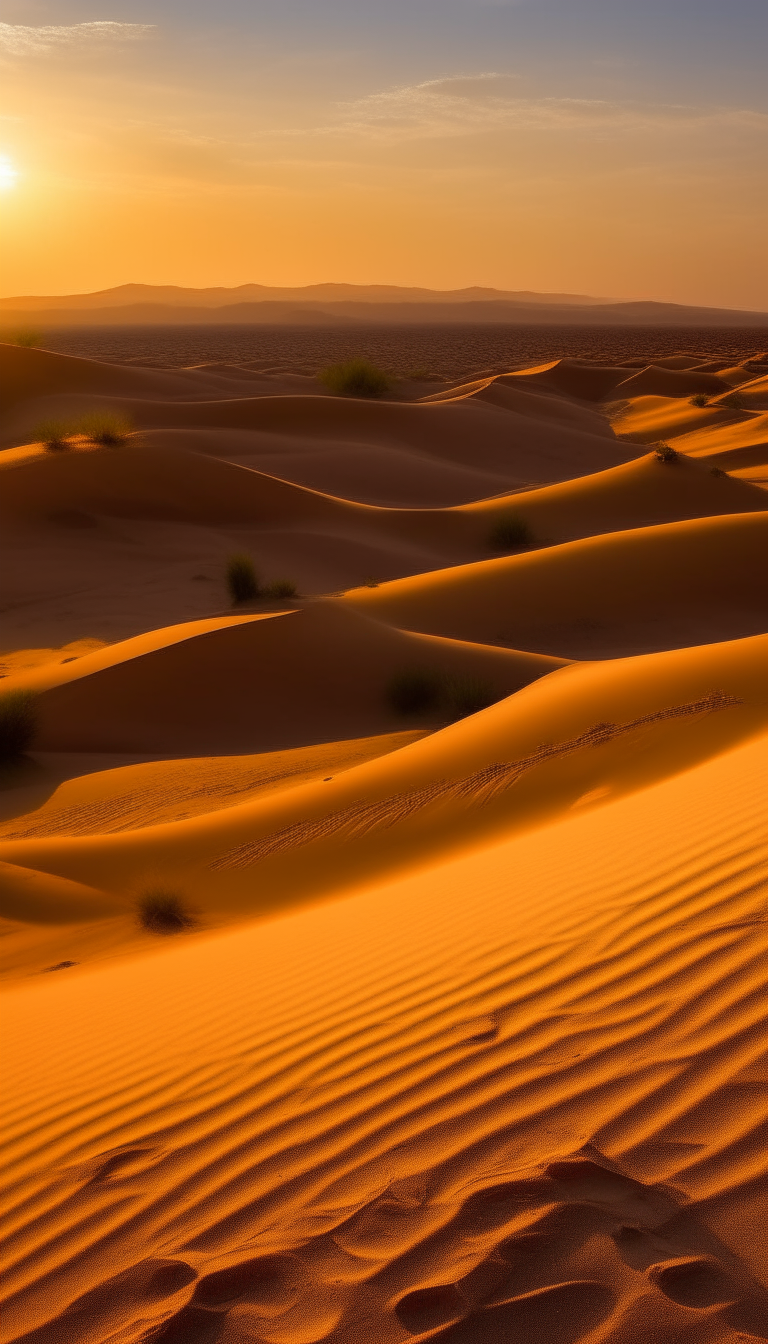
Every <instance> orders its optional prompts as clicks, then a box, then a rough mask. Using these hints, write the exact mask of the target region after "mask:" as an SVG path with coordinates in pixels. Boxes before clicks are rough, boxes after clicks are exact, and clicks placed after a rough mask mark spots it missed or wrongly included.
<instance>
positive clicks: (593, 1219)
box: [3, 738, 768, 1344]
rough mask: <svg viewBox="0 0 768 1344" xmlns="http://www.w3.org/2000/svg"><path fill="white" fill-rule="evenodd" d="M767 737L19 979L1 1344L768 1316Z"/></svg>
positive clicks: (617, 1337)
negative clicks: (348, 885)
mask: <svg viewBox="0 0 768 1344" xmlns="http://www.w3.org/2000/svg"><path fill="white" fill-rule="evenodd" d="M767 745H768V744H767V743H766V740H765V739H764V738H763V739H759V740H758V741H756V742H754V743H751V744H749V745H746V746H744V747H742V748H740V749H738V750H736V751H734V752H732V753H730V754H727V755H725V756H721V757H719V758H717V759H715V760H714V761H712V762H709V763H707V764H706V765H703V766H700V767H698V768H697V769H695V770H693V771H691V772H688V773H685V774H683V775H681V776H679V777H677V778H674V779H672V780H670V781H666V782H664V783H662V784H659V785H657V786H655V787H653V788H651V789H648V790H645V791H643V792H641V793H638V794H635V795H633V796H632V797H630V798H626V799H623V800H621V801H619V802H616V803H614V804H612V805H610V806H608V807H606V808H603V809H602V810H599V811H597V812H593V813H591V814H589V815H581V816H577V817H575V818H574V819H572V820H568V821H565V822H562V823H559V824H557V825H556V826H554V827H550V828H547V829H544V830H541V831H538V832H535V833H533V834H531V835H529V836H522V837H518V838H516V839H512V840H510V841H507V842H505V843H503V844H501V845H499V846H497V847H493V848H487V849H484V850H481V851H477V850H476V851H474V852H472V853H471V854H469V855H468V856H467V857H466V858H465V859H462V860H459V861H457V862H454V863H452V864H451V865H444V866H439V867H436V868H434V869H430V870H427V871H423V872H420V873H417V874H414V875H413V876H410V877H405V878H403V879H402V880H400V881H398V882H396V883H391V884H389V885H388V886H385V887H378V888H374V889H370V890H363V891H361V892H360V893H359V894H358V895H356V896H355V897H354V898H352V899H350V900H347V901H344V902H340V903H335V904H332V905H328V906H324V907H321V908H318V909H315V910H309V911H304V912H301V913H299V914H297V915H295V916H294V917H289V918H286V919H283V920H281V921H278V922H275V923H273V924H270V925H261V926H257V927H254V928H252V929H250V930H248V931H242V930H241V931H238V932H237V933H236V934H234V935H233V934H228V935H224V936H220V937H218V938H208V939H205V938H199V939H197V940H195V939H192V940H191V941H190V942H189V943H188V944H187V945H186V946H181V945H174V946H170V947H168V948H167V949H165V950H163V951H162V952H161V953H160V954H158V955H157V956H156V957H154V958H152V959H149V960H144V961H142V960H136V961H132V962H127V963H125V964H124V965H122V966H111V967H109V968H108V969H104V970H94V971H92V972H90V973H88V974H79V975H78V974H77V973H75V978H74V979H71V980H69V981H67V980H66V976H65V973H63V972H62V973H61V974H60V975H59V976H56V977H49V978H47V980H46V981H40V982H37V983H36V984H35V985H34V986H29V987H24V988H20V989H17V990H14V991H12V992H11V993H9V994H8V995H7V997H6V999H5V1005H4V1011H5V1021H6V1050H5V1054H6V1059H5V1071H6V1084H7V1086H9V1087H10V1088H11V1092H10V1095H12V1096H13V1098H14V1106H13V1110H12V1112H11V1113H10V1114H9V1116H8V1121H7V1128H6V1131H5V1140H6V1153H7V1160H8V1162H9V1164H10V1165H9V1173H8V1179H9V1181H10V1192H11V1193H10V1199H9V1217H8V1218H7V1220H6V1228H7V1245H6V1251H5V1275H4V1292H5V1294H6V1297H7V1301H6V1305H5V1310H4V1313H3V1317H4V1330H5V1338H6V1339H7V1340H13V1341H19V1342H20V1341H22V1340H23V1341H24V1344H53V1341H54V1340H56V1341H58V1340H64V1339H66V1340H67V1344H106V1341H108V1340H109V1341H113V1340H120V1341H124V1342H125V1344H129V1342H131V1344H138V1341H139V1340H140V1339H142V1338H146V1337H147V1332H148V1331H150V1329H151V1328H152V1327H153V1326H159V1327H161V1329H160V1331H159V1333H158V1334H157V1335H156V1336H153V1338H156V1339H157V1340H158V1341H161V1344H205V1342H206V1341H211V1340H214V1339H215V1340H217V1341H220V1342H221V1344H244V1342H245V1341H249V1340H256V1339H258V1340H265V1341H269V1342H270V1344H288V1341H296V1340H302V1341H307V1342H308V1341H311V1340H316V1339H319V1338H322V1339H324V1340H327V1341H331V1344H353V1342H354V1344H359V1341H360V1339H361V1333H360V1331H361V1322H364V1323H365V1324H364V1329H365V1332H366V1338H369V1339H371V1340H377V1341H381V1344H390V1341H391V1344H400V1342H401V1341H405V1340H406V1339H408V1338H412V1337H413V1336H414V1335H416V1336H419V1337H424V1332H427V1333H428V1335H429V1337H430V1338H437V1339H439V1340H440V1341H441V1344H480V1341H486V1340H489V1339H493V1340H496V1339H501V1338H504V1339H510V1340H520V1341H523V1340H524V1341H525V1344H552V1341H553V1340H555V1339H556V1340H557V1341H558V1344H576V1342H577V1341H589V1344H637V1342H638V1341H640V1340H643V1341H645V1340H648V1341H651V1340H653V1341H654V1344H680V1341H683V1342H687V1341H690V1344H702V1342H704V1344H709V1341H712V1344H715V1342H717V1344H724V1342H725V1341H728V1344H731V1342H732V1344H736V1340H737V1339H742V1340H743V1339H745V1338H747V1339H748V1338H753V1337H756V1336H758V1337H760V1338H762V1337H763V1334H764V1322H765V1309H766V1303H765V1295H764V1293H763V1291H762V1290H761V1289H760V1287H759V1286H758V1284H757V1282H756V1279H755V1275H756V1274H759V1273H760V1272H761V1268H762V1252H761V1246H760V1238H759V1236H758V1234H757V1232H756V1226H757V1225H756V1222H755V1213H756V1210H757V1207H758V1204H757V1201H758V1200H759V1198H760V1192H761V1173H762V1167H763V1154H764V1139H763V1137H762V1135H761V1122H762V1117H763V1097H764V1084H763V1079H762V1074H761V1072H759V1069H760V1054H761V1051H762V1049H763V1037H762V1030H761V1026H760V1022H759V1014H760V1008H761V999H762V996H761V993H760V979H761V970H762V966H763V963H764V953H763V938H762V932H763V917H764V915H763V909H762V903H761V898H760V896H759V892H758V890H757V886H756V884H757V883H758V882H759V880H760V879H761V878H763V877H764V876H765V874H766V854H765V844H764V840H765V836H764V824H763V823H764V817H763V780H764V778H765V772H766V768H768V755H766V749H767ZM651 841H652V842H651ZM66 974H68V973H66ZM41 1151H44V1152H45V1165H44V1166H42V1167H41V1164H40V1155H39V1154H40V1152H41ZM435 1332H436V1333H435Z"/></svg>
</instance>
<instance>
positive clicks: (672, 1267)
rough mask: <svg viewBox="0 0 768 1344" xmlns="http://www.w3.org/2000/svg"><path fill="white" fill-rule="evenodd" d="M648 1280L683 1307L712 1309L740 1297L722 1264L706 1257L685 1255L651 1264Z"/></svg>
mask: <svg viewBox="0 0 768 1344" xmlns="http://www.w3.org/2000/svg"><path fill="white" fill-rule="evenodd" d="M648 1278H649V1279H650V1280H651V1282H652V1283H655V1284H656V1286H657V1287H658V1288H660V1289H661V1291H662V1293H664V1295H665V1296H666V1297H669V1298H671V1299H672V1301H673V1302H679V1303H680V1305H681V1306H683V1307H700V1308H705V1307H713V1306H716V1305H720V1304H723V1303H725V1302H733V1301H734V1300H735V1299H736V1298H737V1297H738V1296H739V1292H738V1289H737V1288H736V1286H735V1284H733V1283H732V1282H731V1279H730V1277H729V1275H728V1274H726V1272H725V1270H724V1269H723V1267H722V1265H719V1264H718V1262H717V1261H716V1260H713V1259H711V1258H710V1257H709V1256H702V1257H697V1256H685V1257H684V1258H681V1259H679V1260H668V1261H667V1262H666V1263H664V1264H658V1265H651V1267H650V1269H649V1270H648Z"/></svg>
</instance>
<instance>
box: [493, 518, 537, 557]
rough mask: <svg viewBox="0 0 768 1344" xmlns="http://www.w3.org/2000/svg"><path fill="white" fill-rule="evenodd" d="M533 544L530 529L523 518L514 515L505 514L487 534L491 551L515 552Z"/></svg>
mask: <svg viewBox="0 0 768 1344" xmlns="http://www.w3.org/2000/svg"><path fill="white" fill-rule="evenodd" d="M532 542H533V536H532V534H531V529H530V528H529V526H528V524H527V523H526V521H525V519H524V518H520V517H519V515H518V514H516V513H507V514H504V515H503V517H501V518H498V519H497V520H496V522H495V523H494V525H493V527H492V528H491V530H490V532H489V533H488V545H489V546H490V548H491V550H492V551H515V550H518V549H519V548H520V547H522V546H530V545H531V544H532Z"/></svg>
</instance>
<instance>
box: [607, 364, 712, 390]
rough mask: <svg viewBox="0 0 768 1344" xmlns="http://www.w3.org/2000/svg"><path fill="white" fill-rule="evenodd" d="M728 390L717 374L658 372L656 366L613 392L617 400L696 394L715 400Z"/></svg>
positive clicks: (641, 371)
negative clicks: (719, 394)
mask: <svg viewBox="0 0 768 1344" xmlns="http://www.w3.org/2000/svg"><path fill="white" fill-rule="evenodd" d="M729 390H730V389H729V385H728V383H726V382H724V380H723V379H722V378H720V377H719V376H718V375H717V374H714V373H702V372H701V371H700V370H696V369H670V368H659V367H658V366H657V365H653V364H651V365H650V366H649V367H648V368H647V369H641V370H640V371H639V372H638V373H634V374H632V377H631V378H625V379H624V381H623V382H622V383H618V384H616V386H615V388H614V391H615V394H616V396H617V397H620V396H625V397H688V396H691V395H692V394H693V393H695V392H705V393H706V394H707V395H708V396H711V397H715V396H717V394H718V393H724V392H728V391H729Z"/></svg>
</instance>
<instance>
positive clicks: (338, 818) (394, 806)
mask: <svg viewBox="0 0 768 1344" xmlns="http://www.w3.org/2000/svg"><path fill="white" fill-rule="evenodd" d="M738 704H741V701H740V700H739V699H737V697H736V696H733V695H729V694H728V692H727V691H711V692H710V694H709V695H707V696H705V697H704V698H703V699H702V700H695V701H692V702H691V703H690V704H687V705H673V706H672V708H670V709H661V710H657V711H656V712H655V713H653V714H645V715H643V716H642V717H641V718H639V719H633V720H632V721H631V722H630V723H620V724H618V723H597V724H595V726H594V727H593V728H590V729H589V730H588V731H587V732H586V733H581V734H580V736H579V737H576V738H573V739H572V740H571V741H570V742H560V743H545V744H544V745H543V746H541V747H539V749H538V750H537V751H535V752H534V753H533V754H532V755H530V756H526V757H524V758H523V759H522V760H519V761H497V762H495V763H494V764H493V765H488V766H486V767H485V768H484V769H483V770H478V771H477V772H476V773H475V774H474V775H469V776H468V777H467V778H466V779H460V780H438V781H437V782H436V783H435V784H432V785H430V786H429V787H428V788H426V789H415V790H413V791H411V792H407V793H400V794H395V795H394V797H391V798H383V799H382V800H381V802H378V803H357V804H353V806H352V807H347V808H344V809H343V810H342V811H339V812H332V813H330V814H329V815H328V816H327V817H322V818H320V820H318V821H300V822H296V823H295V824H294V825H293V826H286V827H284V829H283V830H281V831H276V832H275V834H274V835H268V836H265V837H264V839H262V840H256V841H253V842H252V843H251V844H246V845H237V846H236V847H235V848H234V849H231V850H229V851H228V852H227V853H226V854H222V855H221V857H220V858H218V859H216V860H214V862H213V863H212V864H210V865H209V867H210V869H211V871H212V872H220V871H221V870H222V869H225V868H248V867H250V866H251V865H252V864H254V863H257V862H258V861H259V859H267V858H269V857H270V856H271V855H273V854H280V853H282V852H284V851H285V850H288V849H294V848H296V847H297V846H299V845H310V844H312V843H314V841H316V840H326V839H328V838H329V837H330V836H334V835H339V834H343V835H344V837H345V838H346V839H348V840H354V839H357V837H359V836H362V835H366V834H368V833H369V832H370V831H372V830H374V829H376V828H378V827H382V828H389V827H391V826H396V825H397V824H398V822H401V821H405V820H406V819H407V818H409V817H412V816H413V815H414V814H415V813H416V812H420V811H421V810H422V809H423V808H425V807H429V806H430V805H431V804H433V803H443V802H453V801H454V800H462V801H464V800H468V801H470V802H472V803H480V804H481V805H482V804H485V803H490V802H491V800H492V799H493V798H495V797H496V796H497V795H498V794H499V793H502V792H503V791H504V790H506V789H508V788H511V786H512V785H513V784H515V783H516V782H517V780H518V779H520V777H521V775H523V774H525V772H526V771H527V770H533V769H534V768H535V766H537V765H541V764H542V763H543V762H544V761H551V760H556V759H557V758H558V757H561V756H570V755H571V754H572V753H573V752H575V751H581V750H583V749H584V748H586V747H599V746H602V745H603V744H604V743H606V742H613V741H614V740H615V739H616V738H618V737H622V736H624V734H626V733H631V732H634V731H635V729H637V728H643V727H645V725H646V724H651V723H661V722H663V721H664V720H665V719H681V718H690V717H691V716H693V715H697V714H714V713H716V712H717V711H718V710H721V709H728V708H729V707H730V706H732V705H738ZM9 838H10V837H9Z"/></svg>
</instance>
